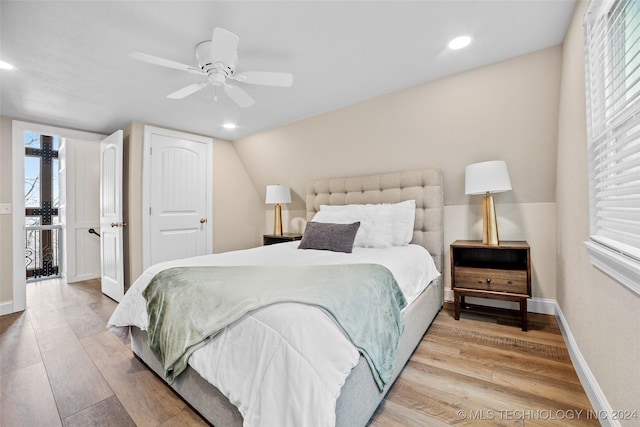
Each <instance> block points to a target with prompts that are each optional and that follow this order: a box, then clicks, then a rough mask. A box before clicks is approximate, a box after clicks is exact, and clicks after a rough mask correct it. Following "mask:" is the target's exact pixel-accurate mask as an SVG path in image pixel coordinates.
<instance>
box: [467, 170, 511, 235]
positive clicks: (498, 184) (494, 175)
mask: <svg viewBox="0 0 640 427" xmlns="http://www.w3.org/2000/svg"><path fill="white" fill-rule="evenodd" d="M464 187H465V194H469V195H474V194H483V195H484V197H483V199H482V243H483V244H484V245H498V244H499V243H500V241H499V239H498V222H497V220H496V206H495V203H494V201H493V195H492V194H491V193H501V192H503V191H509V190H511V180H510V179H509V171H508V170H507V163H506V162H505V161H503V160H493V161H489V162H481V163H473V164H471V165H468V166H467V167H466V168H465V171H464Z"/></svg>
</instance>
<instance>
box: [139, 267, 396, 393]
mask: <svg viewBox="0 0 640 427" xmlns="http://www.w3.org/2000/svg"><path fill="white" fill-rule="evenodd" d="M143 296H144V297H145V299H146V300H147V313H148V315H149V327H148V334H149V346H150V348H151V351H152V352H153V353H154V354H155V356H156V357H157V358H158V360H159V361H160V363H161V364H162V367H163V369H164V371H165V376H166V378H167V381H169V382H170V383H173V381H174V379H175V378H176V376H177V375H178V374H180V373H181V372H182V371H183V370H184V369H185V368H186V366H187V359H188V358H189V356H190V355H191V353H193V352H194V351H195V350H197V349H198V348H200V347H202V346H203V345H204V344H206V343H207V341H208V340H209V339H211V338H213V337H214V336H215V335H216V334H218V333H219V332H221V331H222V330H223V329H224V328H225V327H226V326H228V325H230V324H231V323H233V322H235V321H236V320H238V319H240V318H241V317H242V316H244V315H245V314H246V313H248V312H249V311H252V310H255V309H257V308H260V307H264V306H266V305H269V304H274V303H280V302H297V303H302V304H309V305H313V306H316V307H319V308H320V309H322V310H323V311H324V312H325V313H326V314H327V315H328V316H329V317H330V318H331V319H332V320H333V321H334V322H335V323H336V324H337V325H338V326H339V327H340V328H341V329H342V331H343V332H344V334H345V336H346V337H347V338H348V339H349V340H350V341H351V342H352V343H353V344H354V346H355V347H356V348H357V349H358V350H359V351H360V352H361V353H362V355H363V356H364V357H365V359H366V360H367V362H368V363H369V366H370V367H371V372H372V373H373V377H374V379H375V381H376V383H377V385H378V387H379V388H380V390H382V389H383V387H384V385H385V384H386V383H387V382H389V381H390V380H391V376H392V374H393V366H394V363H395V358H396V351H397V347H398V341H399V339H400V335H401V334H402V331H403V327H404V326H403V324H402V314H401V312H400V310H402V308H404V306H405V305H406V300H405V298H404V296H403V295H402V291H401V290H400V288H399V287H398V284H397V283H396V281H395V279H394V277H393V275H392V274H391V272H390V271H389V270H387V269H386V268H385V267H383V266H381V265H377V264H348V265H310V266H241V267H177V268H170V269H167V270H164V271H162V272H160V273H158V274H156V275H155V277H154V278H153V279H152V280H151V282H150V283H149V285H148V286H147V288H146V289H145V290H144V292H143Z"/></svg>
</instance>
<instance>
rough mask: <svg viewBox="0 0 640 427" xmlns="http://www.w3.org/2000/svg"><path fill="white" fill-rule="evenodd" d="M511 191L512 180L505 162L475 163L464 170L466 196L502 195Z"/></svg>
mask: <svg viewBox="0 0 640 427" xmlns="http://www.w3.org/2000/svg"><path fill="white" fill-rule="evenodd" d="M509 190H511V180H510V179H509V171H508V170H507V163H506V162H505V161H504V160H493V161H490V162H481V163H473V164H471V165H469V166H467V167H466V168H465V170H464V192H465V194H485V193H487V192H489V193H501V192H503V191H509Z"/></svg>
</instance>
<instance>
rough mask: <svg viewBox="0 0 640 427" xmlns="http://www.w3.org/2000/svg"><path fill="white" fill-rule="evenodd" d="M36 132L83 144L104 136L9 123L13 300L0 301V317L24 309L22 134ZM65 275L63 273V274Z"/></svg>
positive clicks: (25, 123)
mask: <svg viewBox="0 0 640 427" xmlns="http://www.w3.org/2000/svg"><path fill="white" fill-rule="evenodd" d="M28 131H30V132H37V133H39V134H46V135H52V136H59V137H60V138H65V139H79V140H82V141H87V142H100V141H102V140H103V139H104V138H105V137H106V135H102V134H98V133H93V132H85V131H79V130H72V129H66V128H61V127H56V126H49V125H42V124H38V123H31V122H23V121H19V120H12V121H11V139H12V142H13V144H12V150H11V151H12V153H11V155H12V162H13V163H12V165H11V169H12V177H11V184H12V185H11V193H12V196H11V198H12V201H11V203H12V208H11V214H12V217H13V227H12V235H13V237H12V240H13V248H12V251H11V255H12V257H13V262H12V272H11V274H12V276H13V299H12V301H11V302H4V303H3V304H2V306H0V315H2V314H9V313H15V312H18V311H23V310H24V309H25V308H26V307H27V280H26V277H24V275H23V274H20V272H21V271H23V270H24V242H23V233H22V232H21V230H24V217H25V214H24V184H23V183H24V157H25V156H24V140H23V138H24V133H25V132H28ZM63 273H64V274H66V272H63Z"/></svg>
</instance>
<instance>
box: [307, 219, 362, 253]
mask: <svg viewBox="0 0 640 427" xmlns="http://www.w3.org/2000/svg"><path fill="white" fill-rule="evenodd" d="M359 227H360V222H354V223H352V224H334V223H330V222H313V221H311V222H308V223H307V228H305V230H304V234H303V235H302V240H301V241H300V245H299V246H298V249H320V250H326V251H333V252H346V253H348V254H350V253H351V252H352V251H353V242H354V240H355V239H356V233H357V232H358V228H359Z"/></svg>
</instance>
